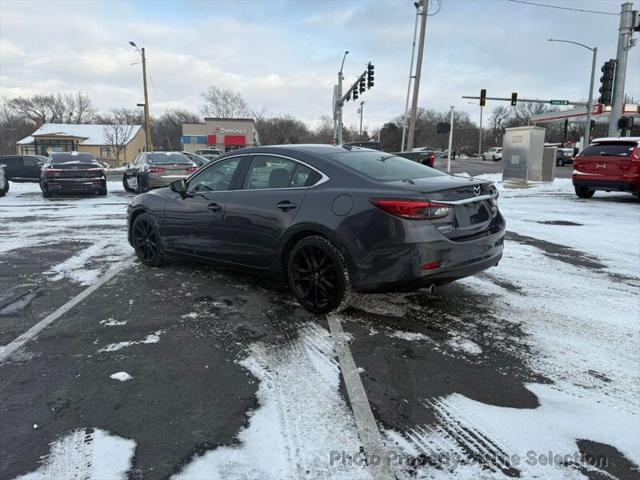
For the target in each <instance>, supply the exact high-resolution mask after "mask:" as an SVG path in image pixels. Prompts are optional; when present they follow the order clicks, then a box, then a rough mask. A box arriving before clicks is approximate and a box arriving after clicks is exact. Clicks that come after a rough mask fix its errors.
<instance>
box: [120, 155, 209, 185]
mask: <svg viewBox="0 0 640 480" xmlns="http://www.w3.org/2000/svg"><path fill="white" fill-rule="evenodd" d="M197 169H198V166H197V165H196V164H195V163H193V162H192V161H191V160H189V158H188V157H186V156H185V155H183V154H182V153H179V152H142V153H139V154H138V156H137V157H136V159H135V160H134V161H133V163H132V164H131V165H128V166H127V168H125V170H124V173H123V175H122V184H123V185H124V189H125V190H126V191H127V192H135V193H142V192H148V191H149V190H151V189H152V188H158V187H166V186H167V185H169V184H170V183H171V182H173V181H175V180H178V179H180V178H185V177H187V176H189V175H191V174H192V173H193V172H195V171H196V170H197Z"/></svg>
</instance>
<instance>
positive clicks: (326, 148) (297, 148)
mask: <svg viewBox="0 0 640 480" xmlns="http://www.w3.org/2000/svg"><path fill="white" fill-rule="evenodd" d="M269 150H274V151H275V150H280V151H283V150H285V151H286V150H289V151H292V152H304V153H312V154H316V155H323V154H330V153H340V152H344V151H345V150H346V149H345V148H343V147H341V146H337V145H327V144H315V143H296V144H289V145H264V146H259V147H249V148H246V149H244V148H243V149H242V150H238V151H246V152H247V153H251V152H265V151H269Z"/></svg>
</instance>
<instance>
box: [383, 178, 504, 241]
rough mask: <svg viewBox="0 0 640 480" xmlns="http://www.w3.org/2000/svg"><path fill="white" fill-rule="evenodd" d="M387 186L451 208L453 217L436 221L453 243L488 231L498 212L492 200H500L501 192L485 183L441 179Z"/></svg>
mask: <svg viewBox="0 0 640 480" xmlns="http://www.w3.org/2000/svg"><path fill="white" fill-rule="evenodd" d="M387 184H389V185H396V186H398V187H403V188H406V189H409V190H413V191H415V192H419V193H421V194H422V195H424V196H425V197H426V198H427V199H428V200H430V201H432V202H440V203H442V204H445V205H448V206H450V207H451V213H450V214H449V215H448V216H447V217H445V218H443V219H440V220H437V221H434V224H435V225H436V227H437V228H438V230H439V231H440V232H441V233H442V234H443V235H445V236H446V237H447V238H450V239H452V240H453V239H462V238H466V237H470V236H473V235H477V234H479V233H482V232H484V231H486V230H488V229H489V228H490V227H491V224H492V220H493V219H494V218H495V216H496V214H497V211H498V209H497V206H496V205H495V204H493V203H492V198H497V189H496V188H495V186H494V185H493V184H492V183H491V182H488V181H485V180H477V179H474V178H470V177H455V176H438V177H428V178H417V179H413V180H399V181H394V182H387Z"/></svg>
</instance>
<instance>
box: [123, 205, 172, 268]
mask: <svg viewBox="0 0 640 480" xmlns="http://www.w3.org/2000/svg"><path fill="white" fill-rule="evenodd" d="M131 241H132V243H133V249H134V250H135V252H136V256H137V257H138V260H140V261H141V262H142V263H143V264H145V265H147V266H148V267H159V266H161V265H163V264H164V262H165V249H164V242H163V241H162V237H161V236H160V229H159V228H158V222H157V221H156V219H155V218H154V217H153V216H152V215H149V214H148V213H143V214H141V215H139V216H138V217H137V218H136V219H135V221H134V222H133V226H132V227H131Z"/></svg>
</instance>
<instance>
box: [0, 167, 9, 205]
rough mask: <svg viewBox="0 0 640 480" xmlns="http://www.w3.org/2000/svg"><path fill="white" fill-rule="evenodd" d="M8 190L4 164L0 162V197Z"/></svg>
mask: <svg viewBox="0 0 640 480" xmlns="http://www.w3.org/2000/svg"><path fill="white" fill-rule="evenodd" d="M8 191H9V179H8V178H7V175H6V174H5V173H4V165H3V164H1V163H0V197H4V196H5V195H6V194H7V192H8Z"/></svg>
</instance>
